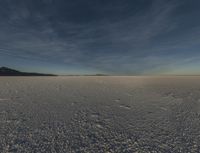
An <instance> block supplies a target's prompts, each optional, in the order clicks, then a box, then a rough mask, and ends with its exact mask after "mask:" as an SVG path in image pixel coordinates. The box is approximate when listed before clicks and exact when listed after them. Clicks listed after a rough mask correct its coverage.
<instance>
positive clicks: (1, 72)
mask: <svg viewBox="0 0 200 153" xmlns="http://www.w3.org/2000/svg"><path fill="white" fill-rule="evenodd" d="M0 76H56V75H53V74H42V73H32V72H31V73H29V72H20V71H17V70H14V69H11V68H8V67H0Z"/></svg>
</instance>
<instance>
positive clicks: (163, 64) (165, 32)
mask: <svg viewBox="0 0 200 153" xmlns="http://www.w3.org/2000/svg"><path fill="white" fill-rule="evenodd" d="M199 8H200V1H196V0H189V1H188V0H125V1H122V0H109V1H108V0H87V1H83V0H67V1H66V0H59V1H58V0H19V1H12V0H2V1H0V10H1V11H0V66H8V67H11V68H16V69H19V70H22V71H29V72H45V73H55V74H96V73H104V74H110V75H157V74H158V75H160V74H161V75H162V74H174V75H179V74H180V75H187V74H188V75H195V74H200V67H199V65H200V51H199V49H200V20H199V14H200V9H199Z"/></svg>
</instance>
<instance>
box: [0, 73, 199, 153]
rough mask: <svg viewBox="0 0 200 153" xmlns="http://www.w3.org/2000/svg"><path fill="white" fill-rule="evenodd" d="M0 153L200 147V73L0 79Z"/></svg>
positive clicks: (143, 151) (169, 152) (99, 152)
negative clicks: (199, 75)
mask: <svg viewBox="0 0 200 153" xmlns="http://www.w3.org/2000/svg"><path fill="white" fill-rule="evenodd" d="M0 152H1V153H7V152H19V153H21V152H23V153H29V152H34V153H41V152H43V153H46V152H48V153H84V152H89V153H104V152H113V153H123V152H124V153H129V152H130V153H133V152H138V153H147V152H154V153H157V152H162V153H165V152H166V153H175V152H181V153H189V152H191V153H194V152H200V77H195V76H194V77H189V76H185V77H183V76H176V77H171V76H168V77H111V76H109V77H108V76H107V77H106V76H105V77H0Z"/></svg>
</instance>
